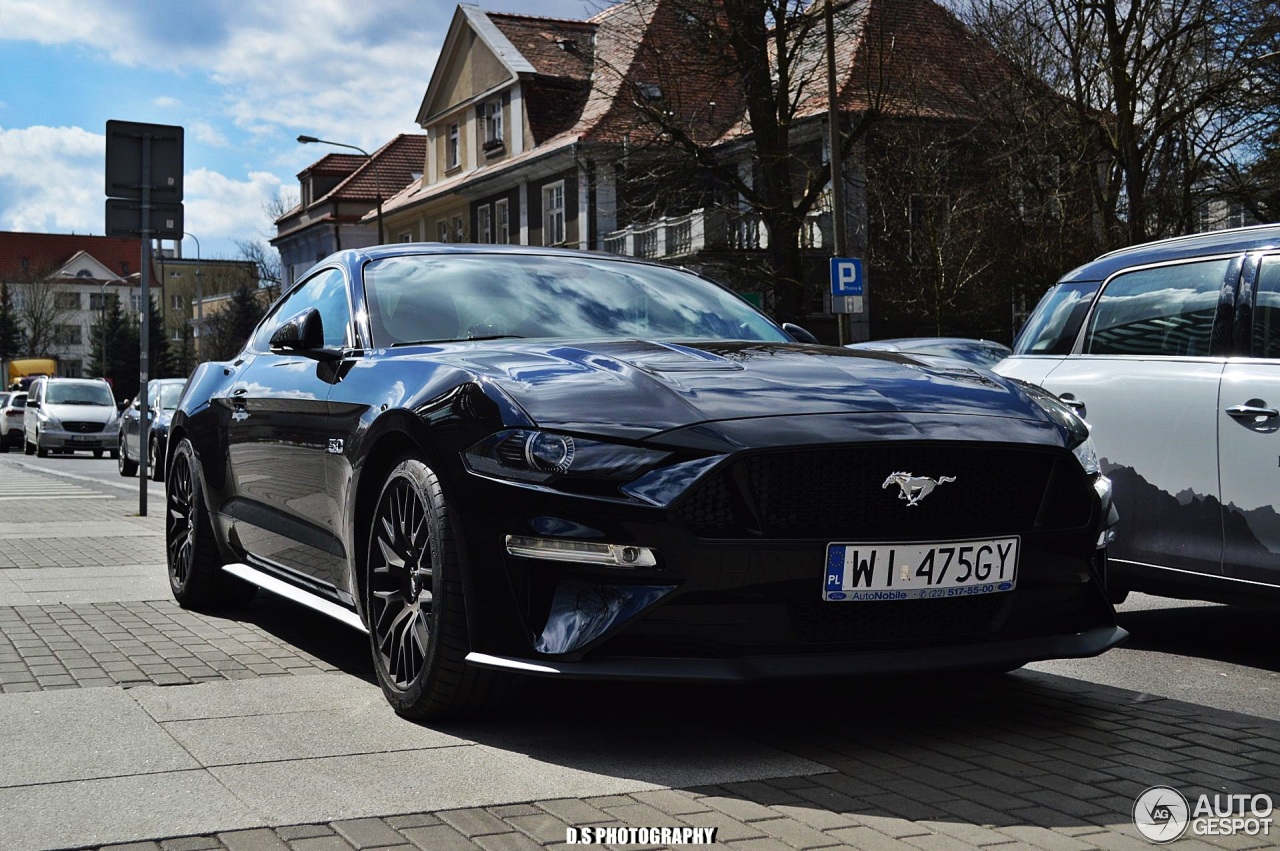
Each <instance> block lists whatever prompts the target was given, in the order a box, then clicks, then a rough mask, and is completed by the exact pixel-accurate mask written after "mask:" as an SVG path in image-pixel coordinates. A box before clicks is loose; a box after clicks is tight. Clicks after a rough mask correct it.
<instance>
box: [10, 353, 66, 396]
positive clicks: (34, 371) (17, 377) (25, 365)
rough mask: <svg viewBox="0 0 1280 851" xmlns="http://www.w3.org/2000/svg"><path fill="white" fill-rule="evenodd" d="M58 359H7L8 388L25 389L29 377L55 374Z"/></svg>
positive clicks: (29, 380) (29, 381)
mask: <svg viewBox="0 0 1280 851" xmlns="http://www.w3.org/2000/svg"><path fill="white" fill-rule="evenodd" d="M57 374H58V361H57V360H55V359H54V358H17V359H15V360H11V361H9V381H8V383H7V384H5V386H6V387H8V388H9V389H10V390H25V389H27V385H28V384H30V383H31V379H33V378H39V377H40V376H42V375H57Z"/></svg>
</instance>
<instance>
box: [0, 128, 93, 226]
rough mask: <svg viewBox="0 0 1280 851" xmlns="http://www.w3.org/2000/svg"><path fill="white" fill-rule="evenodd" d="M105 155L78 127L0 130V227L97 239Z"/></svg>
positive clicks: (87, 132)
mask: <svg viewBox="0 0 1280 851" xmlns="http://www.w3.org/2000/svg"><path fill="white" fill-rule="evenodd" d="M105 150H106V137H105V136H103V135H102V134H100V133H91V132H89V131H88V130H84V129H82V128H80V127H25V128H22V129H12V130H7V129H4V128H0V228H3V229H4V230H15V231H38V232H62V233H70V232H73V231H74V232H75V233H97V234H101V233H102V232H103V229H104V224H103V216H104V210H105V202H104V200H103V199H104V192H105V190H104V188H103V187H104V182H105V180H104V177H103V167H104V166H103V160H104V157H105Z"/></svg>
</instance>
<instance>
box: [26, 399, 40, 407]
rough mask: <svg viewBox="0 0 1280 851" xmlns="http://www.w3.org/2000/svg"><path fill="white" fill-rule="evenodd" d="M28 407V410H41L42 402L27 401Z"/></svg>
mask: <svg viewBox="0 0 1280 851" xmlns="http://www.w3.org/2000/svg"><path fill="white" fill-rule="evenodd" d="M27 407H28V408H39V407H40V402H39V401H38V400H36V399H28V400H27Z"/></svg>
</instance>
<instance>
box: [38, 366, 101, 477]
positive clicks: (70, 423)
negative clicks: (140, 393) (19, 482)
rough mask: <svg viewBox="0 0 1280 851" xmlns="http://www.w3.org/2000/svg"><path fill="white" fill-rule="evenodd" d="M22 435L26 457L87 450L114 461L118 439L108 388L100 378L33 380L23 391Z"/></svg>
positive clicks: (96, 456) (96, 455)
mask: <svg viewBox="0 0 1280 851" xmlns="http://www.w3.org/2000/svg"><path fill="white" fill-rule="evenodd" d="M23 433H24V436H25V448H26V453H27V454H28V455H33V454H35V455H39V456H40V457H41V458H44V457H46V456H47V455H48V454H49V453H50V452H65V453H71V452H74V451H76V450H87V451H91V452H93V455H94V457H95V458H101V457H102V454H103V453H104V452H110V453H111V457H112V458H115V457H116V454H117V452H118V451H119V447H120V437H119V435H118V434H117V432H116V404H115V400H114V399H113V398H112V396H111V385H109V384H107V382H106V381H103V380H102V379H100V378H37V379H36V380H35V381H33V382H31V387H30V389H29V390H28V391H27V408H26V416H25V417H23Z"/></svg>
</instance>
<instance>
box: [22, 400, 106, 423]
mask: <svg viewBox="0 0 1280 851" xmlns="http://www.w3.org/2000/svg"><path fill="white" fill-rule="evenodd" d="M40 410H41V411H43V412H44V413H46V414H48V415H49V416H51V417H54V418H56V419H57V420H58V422H60V423H61V422H73V423H109V422H111V420H112V418H113V417H115V415H116V409H115V408H114V407H112V406H107V405H53V404H46V405H41V406H40Z"/></svg>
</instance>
